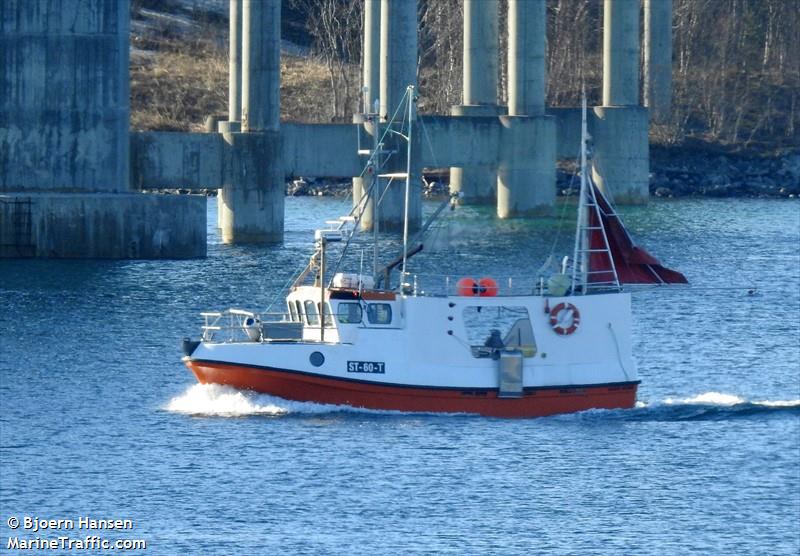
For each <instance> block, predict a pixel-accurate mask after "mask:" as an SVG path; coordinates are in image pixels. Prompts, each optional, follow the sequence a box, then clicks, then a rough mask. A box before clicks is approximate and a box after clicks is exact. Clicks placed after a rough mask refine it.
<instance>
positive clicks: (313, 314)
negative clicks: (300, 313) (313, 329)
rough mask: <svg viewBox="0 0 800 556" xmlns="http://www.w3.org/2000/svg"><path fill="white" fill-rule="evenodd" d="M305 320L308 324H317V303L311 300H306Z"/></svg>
mask: <svg viewBox="0 0 800 556" xmlns="http://www.w3.org/2000/svg"><path fill="white" fill-rule="evenodd" d="M305 307H306V322H307V323H308V324H319V313H318V312H317V305H316V304H315V303H314V302H313V301H306V302H305Z"/></svg>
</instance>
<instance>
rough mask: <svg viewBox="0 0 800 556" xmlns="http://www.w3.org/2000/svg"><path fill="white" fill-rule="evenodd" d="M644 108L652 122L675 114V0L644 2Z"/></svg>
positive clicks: (663, 121)
mask: <svg viewBox="0 0 800 556" xmlns="http://www.w3.org/2000/svg"><path fill="white" fill-rule="evenodd" d="M644 105H645V106H646V107H647V108H648V109H649V111H650V121H651V122H653V123H659V124H663V123H667V122H669V119H670V112H671V110H672V0H644Z"/></svg>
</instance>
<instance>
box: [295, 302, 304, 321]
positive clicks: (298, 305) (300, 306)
mask: <svg viewBox="0 0 800 556" xmlns="http://www.w3.org/2000/svg"><path fill="white" fill-rule="evenodd" d="M294 306H295V307H296V308H297V322H303V304H302V303H300V301H299V300H297V301H295V302H294Z"/></svg>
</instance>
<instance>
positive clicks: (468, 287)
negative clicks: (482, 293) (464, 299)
mask: <svg viewBox="0 0 800 556" xmlns="http://www.w3.org/2000/svg"><path fill="white" fill-rule="evenodd" d="M456 291H457V292H458V295H466V296H469V297H472V296H475V295H478V282H476V281H475V279H474V278H461V279H460V280H459V281H458V282H457V283H456Z"/></svg>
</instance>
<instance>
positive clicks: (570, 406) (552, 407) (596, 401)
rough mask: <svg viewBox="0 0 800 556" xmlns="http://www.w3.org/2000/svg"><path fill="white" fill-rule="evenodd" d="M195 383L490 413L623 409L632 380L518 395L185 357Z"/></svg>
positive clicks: (337, 401)
mask: <svg viewBox="0 0 800 556" xmlns="http://www.w3.org/2000/svg"><path fill="white" fill-rule="evenodd" d="M186 366H187V367H189V369H191V371H192V372H193V373H194V375H195V376H196V377H197V380H199V381H200V383H201V384H224V385H228V386H233V387H235V388H240V389H245V390H254V391H256V392H260V393H263V394H269V395H272V396H278V397H280V398H285V399H288V400H296V401H301V402H315V403H322V404H334V405H348V406H352V407H359V408H367V409H382V410H394V411H408V412H412V411H414V412H425V413H478V414H480V415H486V416H491V417H542V416H545V415H554V414H557V413H573V412H576V411H585V410H587V409H627V408H631V407H633V406H634V404H635V403H636V390H637V387H638V384H639V383H638V382H625V383H619V384H603V385H588V386H557V387H545V388H529V389H526V390H525V394H524V396H523V397H521V398H498V397H497V390H492V389H473V390H467V389H464V390H462V389H459V388H418V387H406V386H387V385H382V384H375V383H369V382H362V381H351V380H340V379H335V378H328V377H321V376H319V375H313V374H307V373H300V372H293V371H286V370H278V369H268V368H263V367H248V366H242V365H228V364H224V363H217V362H209V361H193V360H186Z"/></svg>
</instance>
